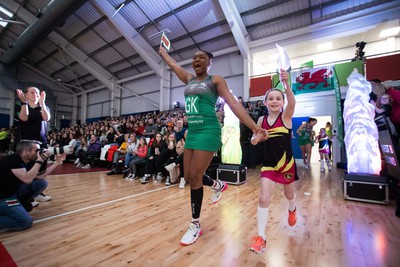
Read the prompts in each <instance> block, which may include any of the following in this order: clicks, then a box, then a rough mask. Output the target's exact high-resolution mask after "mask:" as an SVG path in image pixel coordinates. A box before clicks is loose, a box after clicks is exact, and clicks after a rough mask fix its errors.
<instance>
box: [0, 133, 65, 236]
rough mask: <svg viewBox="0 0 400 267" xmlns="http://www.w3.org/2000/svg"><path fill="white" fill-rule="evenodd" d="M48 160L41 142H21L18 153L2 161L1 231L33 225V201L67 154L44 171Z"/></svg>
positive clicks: (0, 180) (0, 190)
mask: <svg viewBox="0 0 400 267" xmlns="http://www.w3.org/2000/svg"><path fill="white" fill-rule="evenodd" d="M47 158H48V153H47V151H46V150H42V149H41V148H40V142H37V141H32V140H22V141H21V142H20V143H19V144H18V145H17V147H16V153H15V154H12V155H9V156H7V157H4V158H2V159H0V173H1V176H0V230H2V229H9V230H14V231H21V230H25V229H28V228H30V227H31V226H32V223H33V219H32V217H31V216H30V215H29V213H28V212H29V211H31V210H32V205H31V201H33V199H34V198H35V197H36V196H38V195H39V194H40V193H41V192H43V190H45V189H46V187H47V181H46V180H45V179H44V178H45V177H46V176H47V175H49V174H50V173H51V172H53V171H54V169H55V168H56V167H57V166H58V165H59V164H60V163H62V161H63V160H65V154H62V155H56V156H55V160H56V162H55V163H54V164H52V165H50V166H49V167H48V168H46V169H43V168H42V170H41V167H42V165H43V166H46V162H47Z"/></svg>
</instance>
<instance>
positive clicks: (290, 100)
mask: <svg viewBox="0 0 400 267" xmlns="http://www.w3.org/2000/svg"><path fill="white" fill-rule="evenodd" d="M281 81H282V83H283V87H284V88H285V94H286V100H287V105H286V108H285V110H284V111H283V119H284V121H285V125H287V124H286V122H289V121H290V125H292V124H291V121H292V117H293V114H294V109H295V106H296V99H295V97H294V94H293V91H292V87H291V86H290V84H289V73H288V72H287V71H285V70H283V69H281ZM287 126H289V125H287Z"/></svg>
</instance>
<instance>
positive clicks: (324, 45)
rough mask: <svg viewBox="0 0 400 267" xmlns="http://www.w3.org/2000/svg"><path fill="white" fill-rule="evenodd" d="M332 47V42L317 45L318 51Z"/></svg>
mask: <svg viewBox="0 0 400 267" xmlns="http://www.w3.org/2000/svg"><path fill="white" fill-rule="evenodd" d="M331 48H332V42H327V43H321V44H318V45H317V49H318V51H322V50H328V49H331Z"/></svg>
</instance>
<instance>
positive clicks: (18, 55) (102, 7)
mask: <svg viewBox="0 0 400 267" xmlns="http://www.w3.org/2000/svg"><path fill="white" fill-rule="evenodd" d="M0 6H2V7H4V8H6V10H8V11H9V12H10V14H9V15H6V14H4V12H3V13H2V12H1V11H0V17H1V18H2V19H3V21H1V20H0V23H1V22H3V23H4V22H9V23H8V24H7V25H5V27H2V26H0V53H1V56H0V61H1V62H3V63H4V64H8V65H14V64H17V63H19V62H23V64H24V65H25V66H27V67H29V68H31V69H34V70H35V71H36V72H38V73H40V74H42V75H43V76H45V77H47V78H48V79H51V80H53V81H54V82H57V83H59V84H61V85H63V86H66V87H68V88H69V90H70V91H71V92H81V91H82V90H83V91H85V90H89V89H93V88H97V87H101V86H106V87H110V86H111V85H112V83H113V82H116V81H121V80H128V79H129V78H130V77H137V76H138V75H140V74H144V73H148V72H149V71H154V72H155V73H156V74H158V75H159V70H158V69H159V68H160V66H159V63H160V62H161V60H160V58H159V57H158V55H157V52H156V51H157V48H158V46H159V45H160V38H161V34H162V32H164V33H165V34H166V35H167V37H168V38H169V39H170V41H171V43H172V47H171V50H170V52H169V53H170V54H171V56H172V57H173V58H174V59H175V60H176V61H178V62H179V61H183V60H187V59H190V58H191V57H192V55H193V54H194V53H195V51H197V50H198V49H204V50H208V51H211V52H215V51H221V50H224V49H229V48H232V47H238V48H239V50H240V52H241V54H242V55H243V56H244V57H247V56H249V53H248V51H249V49H250V48H253V47H256V46H262V45H263V44H268V43H269V44H274V43H275V42H277V41H278V40H285V42H286V43H287V44H295V45H297V47H296V49H297V52H301V51H299V50H300V49H301V50H305V51H304V53H315V52H316V51H314V48H313V47H314V45H313V46H311V45H310V42H311V41H312V40H311V39H310V37H311V38H317V37H318V38H322V37H324V35H325V38H328V37H329V36H331V38H335V39H337V40H339V41H338V42H337V43H338V44H337V45H338V46H340V45H344V43H346V42H348V43H355V41H358V40H361V39H360V38H362V39H363V40H365V41H369V42H372V41H375V40H377V39H378V38H379V37H375V35H374V36H372V34H371V33H369V32H367V31H366V30H367V29H368V30H369V28H371V25H368V23H367V22H361V18H360V17H362V16H364V15H363V14H366V13H368V12H369V13H371V12H375V10H382V11H379V12H382V14H384V16H388V18H387V17H381V18H380V20H381V21H380V22H385V21H387V20H391V19H396V17H397V20H398V19H399V17H400V15H399V12H398V10H399V6H400V1H396V0H394V1H389V0H386V1H385V0H375V1H374V0H347V1H340V0H291V1H283V0H157V1H149V0H126V1H124V0H89V1H86V0H85V1H83V0H70V1H68V0H53V1H50V0H1V2H0ZM387 9H391V10H394V13H395V14H394V15H393V14H391V13H389V14H388V15H387V13H385V12H387ZM357 16H358V17H359V18H356V17H357ZM390 16H392V17H391V18H390ZM393 17H394V18H393ZM366 18H367V17H366ZM367 19H368V18H367ZM352 21H354V23H352ZM346 23H347V24H348V25H351V24H353V25H352V27H349V28H348V29H347V27H348V26H346ZM358 23H359V24H358ZM370 23H371V21H370ZM374 23H375V22H374ZM316 25H323V26H318V27H320V28H318V29H317V26H316ZM332 25H335V27H333V26H332ZM341 25H342V26H341ZM368 27H369V28H368ZM374 29H375V30H376V29H379V27H374ZM310 31H315V32H313V33H312V35H307V34H309V33H310ZM318 31H320V32H322V31H324V32H325V34H319V33H318ZM345 32H348V34H345ZM360 34H361V36H359V35H360ZM372 39H374V40H372ZM66 87H65V88H66Z"/></svg>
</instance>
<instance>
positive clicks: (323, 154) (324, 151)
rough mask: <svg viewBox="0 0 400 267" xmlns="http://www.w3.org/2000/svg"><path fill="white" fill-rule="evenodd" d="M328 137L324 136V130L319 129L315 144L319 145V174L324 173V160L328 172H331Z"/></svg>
mask: <svg viewBox="0 0 400 267" xmlns="http://www.w3.org/2000/svg"><path fill="white" fill-rule="evenodd" d="M329 140H330V138H329V136H328V135H327V134H326V130H325V128H321V129H320V130H319V135H318V136H317V142H318V143H319V147H318V151H319V157H320V162H321V172H325V167H324V160H325V162H326V166H328V170H329V171H332V165H331V161H330V160H329V153H330V149H329Z"/></svg>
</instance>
